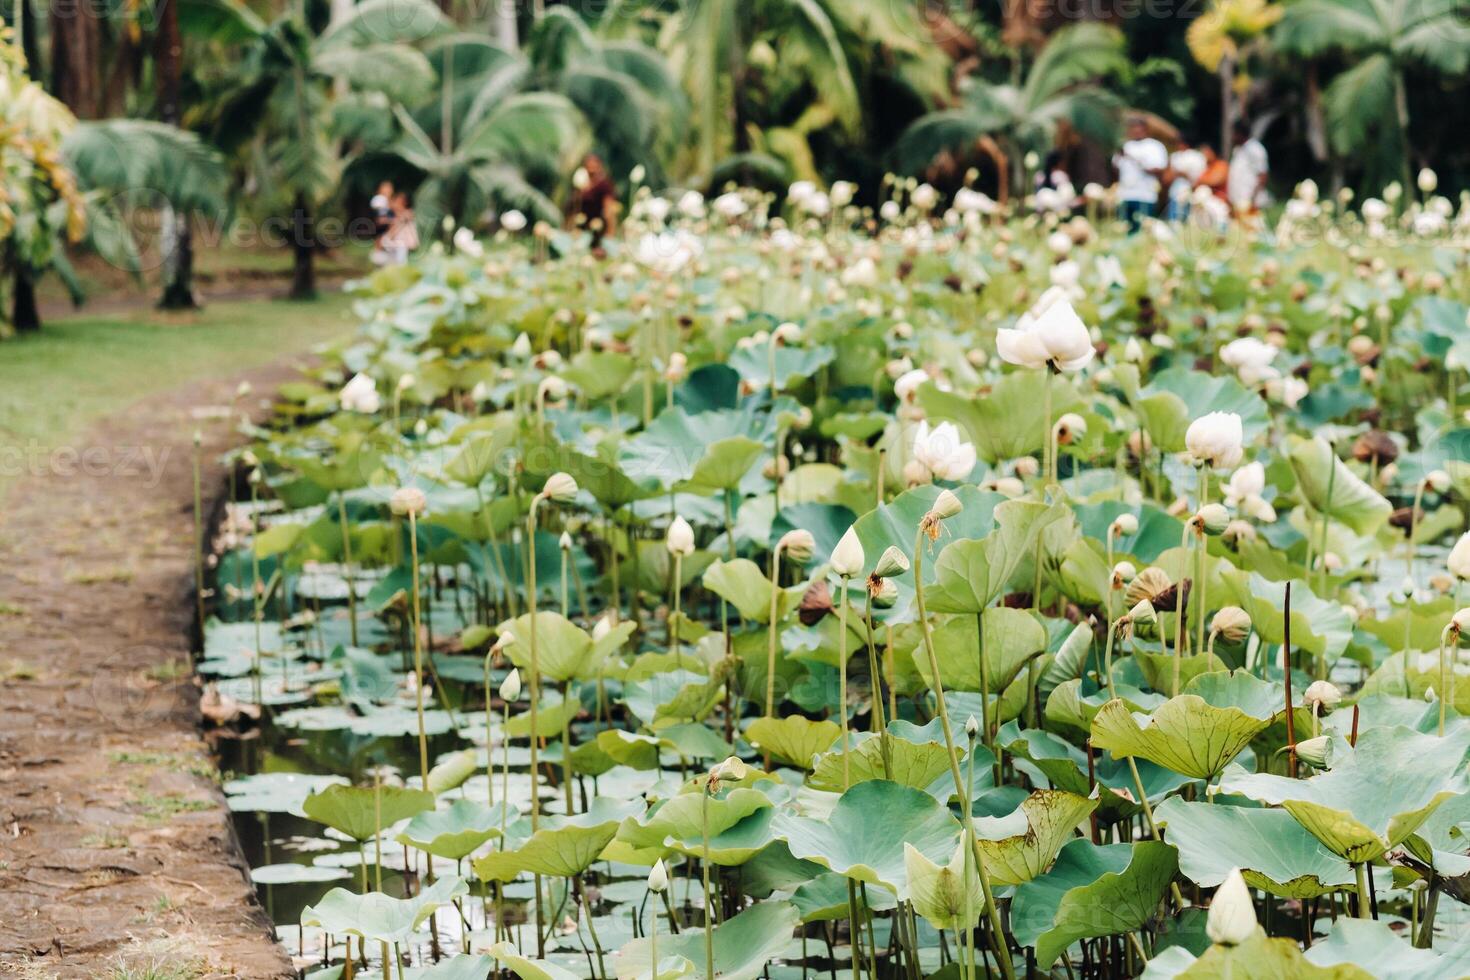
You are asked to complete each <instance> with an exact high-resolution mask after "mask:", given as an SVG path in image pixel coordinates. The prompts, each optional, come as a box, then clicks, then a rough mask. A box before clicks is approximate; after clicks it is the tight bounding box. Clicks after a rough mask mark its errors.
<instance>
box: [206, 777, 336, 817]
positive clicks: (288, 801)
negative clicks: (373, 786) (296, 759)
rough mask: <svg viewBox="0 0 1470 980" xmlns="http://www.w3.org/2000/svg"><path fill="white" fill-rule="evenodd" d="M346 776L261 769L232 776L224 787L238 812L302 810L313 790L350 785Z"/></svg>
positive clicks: (228, 799)
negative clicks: (236, 777) (262, 770)
mask: <svg viewBox="0 0 1470 980" xmlns="http://www.w3.org/2000/svg"><path fill="white" fill-rule="evenodd" d="M346 785H348V783H347V780H346V779H345V778H344V777H342V776H308V775H306V774H304V773H298V772H260V773H256V774H255V775H253V776H241V777H240V778H238V779H231V780H230V781H229V782H227V783H225V784H224V786H222V787H221V788H222V789H223V790H224V793H225V802H226V803H228V804H229V806H230V809H231V810H233V811H234V812H236V813H300V812H301V805H302V804H303V803H305V802H306V798H307V797H308V796H310V795H311V794H312V793H320V792H321V791H322V790H324V789H326V788H327V787H328V786H346Z"/></svg>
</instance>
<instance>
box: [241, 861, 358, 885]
mask: <svg viewBox="0 0 1470 980" xmlns="http://www.w3.org/2000/svg"><path fill="white" fill-rule="evenodd" d="M351 877H352V872H350V871H348V870H347V869H346V868H333V867H324V866H322V865H316V864H263V865H261V866H260V867H258V868H251V869H250V880H251V881H252V882H254V883H255V884H257V885H306V884H313V885H315V884H321V883H322V882H327V881H341V880H342V879H343V878H351Z"/></svg>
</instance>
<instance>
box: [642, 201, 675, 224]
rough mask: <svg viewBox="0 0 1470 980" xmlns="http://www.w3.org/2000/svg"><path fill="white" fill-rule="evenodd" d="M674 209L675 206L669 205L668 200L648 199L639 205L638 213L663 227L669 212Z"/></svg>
mask: <svg viewBox="0 0 1470 980" xmlns="http://www.w3.org/2000/svg"><path fill="white" fill-rule="evenodd" d="M673 208H674V206H673V205H672V204H670V203H669V201H668V199H667V198H662V197H646V198H644V199H643V200H642V201H641V202H640V203H639V205H638V212H639V213H640V214H641V215H643V216H644V217H646V218H649V219H651V220H652V221H653V223H654V224H656V225H661V224H663V223H664V220H665V219H666V218H668V216H669V212H670V211H672V210H673Z"/></svg>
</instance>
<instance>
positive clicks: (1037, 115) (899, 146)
mask: <svg viewBox="0 0 1470 980" xmlns="http://www.w3.org/2000/svg"><path fill="white" fill-rule="evenodd" d="M1126 63H1127V61H1126V58H1125V56H1124V53H1123V36H1122V34H1120V33H1119V32H1118V31H1117V30H1116V29H1115V28H1111V27H1106V26H1103V25H1102V24H1098V23H1093V22H1084V23H1080V24H1073V25H1070V26H1068V27H1064V28H1062V29H1061V30H1059V31H1057V32H1056V33H1055V34H1053V35H1052V37H1051V40H1050V41H1048V42H1047V45H1046V47H1044V48H1042V49H1041V53H1040V54H1039V55H1038V56H1037V58H1036V61H1035V62H1033V63H1032V65H1031V70H1030V71H1029V72H1027V73H1026V75H1025V78H1024V79H1023V80H1021V81H1020V82H1019V83H1016V84H1012V83H1008V82H1007V83H993V82H988V81H984V80H982V79H978V78H976V79H971V80H970V83H969V86H968V87H967V88H966V89H965V90H964V92H963V93H962V94H961V104H960V105H958V106H956V107H954V108H951V109H941V110H939V111H937V112H931V113H929V114H927V115H925V116H922V117H920V118H919V119H917V120H915V121H914V123H913V125H911V126H909V128H908V129H907V130H906V131H905V132H904V133H903V135H902V136H900V137H899V140H898V142H897V143H896V144H895V146H894V149H893V156H894V163H895V168H896V169H897V170H899V171H900V172H903V173H915V172H917V171H920V170H922V169H924V168H925V167H927V166H928V165H929V164H930V163H931V162H932V161H933V160H934V158H935V157H936V156H938V155H939V154H940V153H942V152H944V151H952V152H953V151H958V152H961V153H966V154H967V153H968V152H970V151H971V150H973V149H974V148H975V147H976V146H977V144H978V143H979V142H980V140H982V139H983V138H985V137H992V138H994V139H995V140H997V141H998V142H999V143H1000V144H1001V147H1002V149H1003V151H1004V153H1005V155H1006V158H1007V160H1008V161H1009V164H1010V170H1011V173H1010V175H1009V182H1010V184H1011V186H1015V187H1019V186H1020V183H1021V181H1022V178H1023V174H1022V172H1021V166H1022V164H1021V161H1022V159H1023V157H1024V156H1025V154H1026V153H1027V152H1028V151H1033V150H1034V151H1037V152H1044V151H1045V150H1047V149H1050V148H1051V146H1052V145H1053V144H1054V142H1055V140H1056V135H1057V129H1058V127H1059V126H1060V125H1062V124H1063V123H1065V124H1066V125H1068V126H1069V127H1071V128H1072V129H1073V130H1075V131H1076V132H1077V133H1078V134H1080V135H1082V136H1085V137H1088V138H1091V139H1094V140H1097V141H1098V142H1100V143H1103V144H1105V145H1110V144H1111V143H1112V142H1113V141H1114V140H1115V139H1116V136H1117V130H1118V120H1119V116H1120V115H1121V113H1122V108H1123V103H1122V101H1121V100H1120V99H1118V97H1117V96H1115V95H1113V94H1112V93H1110V92H1108V91H1106V90H1105V89H1103V88H1102V87H1100V86H1099V85H1098V84H1097V80H1098V79H1099V78H1100V77H1102V76H1104V75H1108V74H1110V73H1113V72H1117V71H1121V70H1123V68H1124V66H1125V65H1126Z"/></svg>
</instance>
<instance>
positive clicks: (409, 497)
mask: <svg viewBox="0 0 1470 980" xmlns="http://www.w3.org/2000/svg"><path fill="white" fill-rule="evenodd" d="M428 505H429V501H428V498H427V497H425V496H424V492H423V491H422V490H420V489H419V488H418V487H399V488H398V489H397V490H394V491H393V496H392V497H391V498H389V500H388V507H389V509H390V510H392V511H393V513H395V514H397V515H398V516H399V517H418V516H419V515H420V514H422V513H423V512H424V509H425V508H426V507H428Z"/></svg>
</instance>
